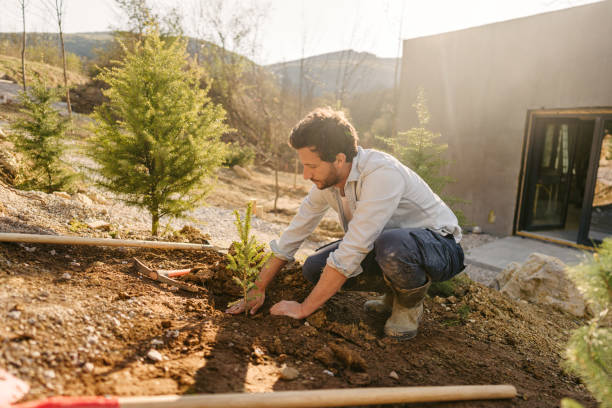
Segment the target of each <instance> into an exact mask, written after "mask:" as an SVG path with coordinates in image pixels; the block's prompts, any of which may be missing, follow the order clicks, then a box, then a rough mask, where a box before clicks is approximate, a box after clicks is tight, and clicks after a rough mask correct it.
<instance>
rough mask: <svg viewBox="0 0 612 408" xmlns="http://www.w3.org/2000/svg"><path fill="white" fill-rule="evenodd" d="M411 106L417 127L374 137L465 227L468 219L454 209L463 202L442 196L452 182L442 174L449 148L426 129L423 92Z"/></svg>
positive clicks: (426, 119)
mask: <svg viewBox="0 0 612 408" xmlns="http://www.w3.org/2000/svg"><path fill="white" fill-rule="evenodd" d="M412 106H413V107H414V109H415V110H416V113H417V117H418V121H419V125H418V126H417V127H413V128H411V129H408V130H407V131H405V132H398V134H397V138H390V137H382V136H377V139H378V140H380V141H382V142H384V143H386V144H387V145H388V146H389V147H390V149H391V152H392V153H393V154H394V155H395V157H396V158H397V159H398V160H399V161H401V162H402V163H403V164H405V165H406V166H407V167H409V168H410V169H412V170H413V171H414V172H415V173H417V174H418V175H419V176H420V177H421V178H422V179H423V180H424V181H425V182H426V183H427V185H428V186H429V187H430V188H431V189H432V190H433V192H434V193H436V194H438V195H439V196H440V197H441V198H442V199H443V200H444V202H445V203H446V204H448V205H449V206H450V207H451V208H452V209H453V212H454V213H455V215H456V216H457V219H458V220H459V224H460V225H466V224H467V219H466V217H465V215H464V214H463V211H461V210H460V209H459V208H457V205H458V204H464V203H466V201H464V200H462V199H460V198H457V197H453V196H450V195H448V194H444V193H443V190H444V189H445V188H446V186H447V185H448V184H450V183H454V182H455V180H454V179H453V178H452V177H448V176H445V175H443V174H442V173H443V171H442V170H443V169H444V167H446V166H448V165H449V163H450V162H449V161H448V160H447V159H445V158H444V154H445V153H446V150H447V149H448V144H446V143H438V142H437V139H438V138H440V136H441V135H440V134H439V133H435V132H433V131H432V130H430V129H429V128H428V127H427V126H428V125H429V120H430V115H429V109H428V108H427V99H426V97H425V90H424V89H423V88H419V93H418V95H417V100H416V102H415V103H414V104H413V105H412Z"/></svg>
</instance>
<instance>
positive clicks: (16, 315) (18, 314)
mask: <svg viewBox="0 0 612 408" xmlns="http://www.w3.org/2000/svg"><path fill="white" fill-rule="evenodd" d="M7 316H8V317H10V318H11V319H15V320H18V319H19V318H20V317H21V312H20V311H19V310H11V311H10V312H8V314H7Z"/></svg>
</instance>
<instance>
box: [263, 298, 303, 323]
mask: <svg viewBox="0 0 612 408" xmlns="http://www.w3.org/2000/svg"><path fill="white" fill-rule="evenodd" d="M270 314H273V315H277V316H289V317H292V318H294V319H303V318H305V317H306V316H308V315H307V314H305V313H304V311H303V308H302V304H301V303H298V302H294V301H291V300H281V301H280V302H278V303H277V304H275V305H274V306H272V308H271V309H270Z"/></svg>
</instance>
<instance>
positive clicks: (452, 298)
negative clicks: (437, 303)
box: [446, 296, 457, 303]
mask: <svg viewBox="0 0 612 408" xmlns="http://www.w3.org/2000/svg"><path fill="white" fill-rule="evenodd" d="M446 300H448V301H449V302H450V303H457V297H455V296H449V297H447V298H446Z"/></svg>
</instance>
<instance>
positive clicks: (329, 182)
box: [297, 147, 340, 190]
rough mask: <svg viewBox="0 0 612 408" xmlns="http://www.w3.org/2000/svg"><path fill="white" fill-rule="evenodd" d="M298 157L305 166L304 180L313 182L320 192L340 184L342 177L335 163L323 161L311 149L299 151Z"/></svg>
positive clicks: (303, 148) (305, 148)
mask: <svg viewBox="0 0 612 408" xmlns="http://www.w3.org/2000/svg"><path fill="white" fill-rule="evenodd" d="M297 153H298V157H299V158H300V161H301V162H302V164H303V165H304V179H305V180H310V181H312V182H313V183H314V184H315V185H316V186H317V188H318V189H319V190H324V189H326V188H329V187H331V186H333V185H336V184H338V183H339V182H340V175H339V174H338V169H336V167H335V166H334V163H330V162H326V161H323V160H321V158H320V157H319V154H318V153H315V152H313V151H312V150H310V148H309V147H302V148H301V149H297Z"/></svg>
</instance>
